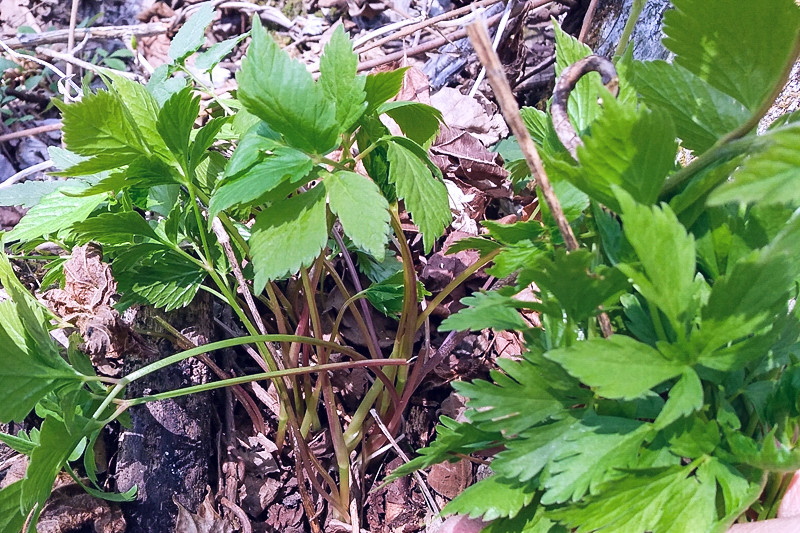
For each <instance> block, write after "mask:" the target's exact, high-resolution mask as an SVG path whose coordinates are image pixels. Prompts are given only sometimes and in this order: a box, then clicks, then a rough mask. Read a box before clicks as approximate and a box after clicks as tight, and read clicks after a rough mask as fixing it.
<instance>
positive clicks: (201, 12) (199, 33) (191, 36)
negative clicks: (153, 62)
mask: <svg viewBox="0 0 800 533" xmlns="http://www.w3.org/2000/svg"><path fill="white" fill-rule="evenodd" d="M256 18H258V17H256ZM212 20H214V4H213V2H204V3H202V4H199V8H198V9H197V11H195V13H194V14H193V15H192V16H191V17H189V20H187V21H186V22H185V23H184V25H183V26H181V29H180V30H178V33H177V34H176V35H175V38H174V39H172V43H171V44H170V46H169V57H170V58H172V59H173V60H174V61H177V62H178V63H180V62H183V60H184V59H186V58H187V57H189V56H190V55H191V54H193V53H194V52H197V51H198V50H199V49H200V47H201V46H203V44H204V43H205V42H206V35H205V34H206V28H207V27H208V25H209V24H211V21H212Z"/></svg>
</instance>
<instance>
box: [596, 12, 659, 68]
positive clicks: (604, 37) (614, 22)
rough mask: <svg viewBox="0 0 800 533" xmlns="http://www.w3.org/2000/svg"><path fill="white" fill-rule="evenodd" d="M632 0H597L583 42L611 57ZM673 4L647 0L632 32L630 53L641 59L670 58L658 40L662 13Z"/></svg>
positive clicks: (597, 51) (599, 53)
mask: <svg viewBox="0 0 800 533" xmlns="http://www.w3.org/2000/svg"><path fill="white" fill-rule="evenodd" d="M632 4H633V0H600V1H599V3H598V5H597V11H596V12H595V15H594V17H593V20H592V24H591V27H590V30H589V33H588V34H587V36H586V44H588V45H589V47H590V48H591V49H592V50H594V51H595V53H597V54H598V55H602V56H605V57H608V58H610V57H611V56H612V55H614V49H615V48H616V46H617V43H618V42H619V39H620V35H621V34H622V29H623V28H624V27H625V23H626V22H627V20H628V16H629V15H630V12H631V6H632ZM670 7H672V5H671V4H670V2H669V0H647V3H646V4H645V7H644V10H643V11H642V14H641V16H640V17H639V20H638V22H637V23H636V27H635V28H634V30H633V34H632V35H631V40H632V41H633V57H634V58H635V59H639V60H642V61H647V60H652V59H669V57H670V52H669V51H668V50H667V49H666V48H664V45H663V44H661V38H662V37H663V34H662V32H661V26H662V23H663V19H664V13H665V12H666V11H667V9H669V8H670Z"/></svg>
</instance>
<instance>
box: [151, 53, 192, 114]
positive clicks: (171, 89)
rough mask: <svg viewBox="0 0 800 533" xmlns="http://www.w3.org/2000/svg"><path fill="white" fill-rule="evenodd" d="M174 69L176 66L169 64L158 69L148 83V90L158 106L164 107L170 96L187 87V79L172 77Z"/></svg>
mask: <svg viewBox="0 0 800 533" xmlns="http://www.w3.org/2000/svg"><path fill="white" fill-rule="evenodd" d="M173 69H174V65H172V64H167V63H165V64H163V65H161V66H159V67H156V69H155V70H154V71H153V73H152V74H151V75H150V79H149V80H148V81H147V90H148V92H150V94H152V95H153V98H155V99H156V102H157V103H158V105H163V104H164V102H166V101H167V100H168V99H169V97H170V96H172V95H173V94H175V93H177V92H178V91H180V90H181V89H183V88H184V87H186V84H187V83H186V82H187V80H186V78H179V77H171V75H172V70H173ZM156 114H158V113H156Z"/></svg>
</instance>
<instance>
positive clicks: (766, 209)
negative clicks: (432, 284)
mask: <svg viewBox="0 0 800 533" xmlns="http://www.w3.org/2000/svg"><path fill="white" fill-rule="evenodd" d="M673 4H674V9H672V10H670V11H668V12H667V13H666V15H665V19H664V32H665V34H666V39H665V44H666V46H667V47H668V48H669V49H670V50H671V51H672V52H674V54H675V59H674V62H673V63H667V62H664V61H653V62H646V63H645V62H639V61H634V60H633V59H632V57H631V54H630V53H628V54H625V55H624V56H622V57H621V58H620V60H619V61H618V63H617V65H616V66H617V69H618V72H619V78H620V79H619V83H620V92H619V97H618V98H617V99H615V98H614V97H613V96H612V95H611V94H610V93H609V92H608V91H607V90H606V89H605V88H604V87H603V86H602V84H601V83H600V76H598V75H597V74H590V75H588V76H585V77H584V78H583V79H581V81H580V82H579V83H578V85H577V86H576V88H575V90H574V91H573V92H572V95H571V99H570V101H569V112H570V115H571V119H572V122H573V124H574V125H575V128H576V129H577V131H578V132H579V134H580V136H581V138H582V141H583V147H580V148H578V149H577V161H575V160H573V159H572V157H571V156H570V155H569V154H568V153H567V151H566V150H565V148H564V147H563V146H562V145H561V143H560V142H559V138H558V136H557V134H556V131H555V130H554V127H553V123H552V121H551V117H550V115H549V113H544V112H540V111H538V110H535V109H525V110H523V117H524V119H525V121H526V125H527V126H528V129H529V131H530V133H531V136H532V137H533V138H534V140H535V142H536V144H537V147H538V150H539V151H540V154H541V156H542V158H543V160H544V163H545V167H546V169H547V172H548V175H549V177H550V179H551V181H554V182H555V183H554V186H555V189H556V191H557V193H558V195H559V197H560V198H561V202H562V204H563V207H564V211H565V212H566V213H567V216H568V217H569V220H570V222H571V225H572V226H573V228H574V229H575V232H576V234H578V236H579V239H580V241H581V243H582V247H581V248H580V249H578V250H577V251H575V252H572V253H565V250H564V249H563V246H562V244H561V238H560V236H559V234H558V233H557V230H556V228H555V224H554V222H553V220H552V218H551V217H550V216H549V213H548V212H546V209H545V213H543V217H542V219H543V222H544V223H543V224H541V223H539V222H537V221H527V222H518V223H516V224H511V225H508V226H500V225H495V224H489V225H488V229H489V233H490V235H491V237H492V239H486V240H480V241H479V240H472V241H471V242H469V243H465V246H475V247H477V248H479V249H480V250H482V251H484V252H485V251H487V250H499V254H498V255H497V257H496V259H495V263H494V265H493V267H492V269H493V270H490V272H491V273H493V274H494V275H496V276H498V277H505V276H509V275H510V274H516V285H515V286H513V287H506V288H503V289H501V290H498V291H494V292H486V293H480V294H475V295H473V296H471V297H469V298H468V299H466V300H465V301H464V303H467V304H468V305H469V307H468V308H467V309H465V310H463V311H462V312H460V313H458V314H456V315H454V316H451V317H450V318H448V319H447V320H445V322H444V323H443V324H442V329H445V330H447V329H450V330H462V329H481V328H489V327H493V328H497V329H515V330H518V331H522V332H523V333H524V336H525V340H526V347H527V351H526V353H525V354H524V356H523V357H522V358H521V359H520V360H518V361H511V360H508V359H499V360H498V361H497V364H498V366H499V367H500V370H498V371H494V372H493V373H492V376H491V381H480V380H479V381H474V382H472V383H456V384H455V388H456V390H457V391H458V392H459V393H460V394H462V395H464V396H466V397H467V399H468V403H467V412H466V417H467V422H464V423H459V422H456V421H454V420H451V419H448V418H443V419H442V425H441V426H439V433H438V437H437V439H436V441H435V442H434V443H433V444H432V445H431V446H430V447H428V448H425V449H422V450H420V456H419V457H418V458H416V459H414V460H413V461H412V462H411V463H410V464H408V465H406V466H405V467H404V468H401V469H400V471H399V472H397V471H396V473H395V474H393V475H403V474H405V473H407V472H409V471H411V470H413V469H416V468H423V467H426V466H428V465H431V464H433V463H436V462H440V461H444V460H459V459H460V458H462V457H464V454H470V453H472V452H475V451H478V450H483V449H489V448H495V447H497V446H502V449H501V451H500V452H499V453H496V454H495V455H493V459H492V461H491V469H492V471H493V475H492V476H490V477H488V478H486V479H484V480H482V481H480V482H478V483H476V484H475V485H473V486H472V487H470V488H468V489H467V490H466V491H464V492H463V493H462V494H461V495H459V496H458V497H456V498H455V499H454V500H453V501H452V502H450V503H449V504H448V506H447V507H446V508H445V513H463V514H469V515H471V516H475V517H477V516H480V517H483V518H484V519H485V520H488V521H492V522H491V524H489V525H487V526H486V528H485V529H484V531H486V532H491V533H500V532H515V533H519V532H556V531H562V532H563V531H577V532H589V531H596V530H600V531H603V532H604V533H605V532H609V533H611V532H624V533H643V532H653V533H666V532H723V531H725V530H726V529H727V528H728V527H729V526H730V525H731V524H732V523H733V522H735V521H748V520H754V519H764V518H769V517H773V516H775V513H776V510H777V505H778V503H779V501H780V498H781V496H782V494H783V492H784V491H785V489H786V487H787V486H788V482H789V480H790V479H791V477H792V473H793V472H794V471H795V470H797V469H798V468H800V448H798V435H800V400H799V399H800V359H799V357H800V344H798V340H799V338H800V314H799V313H798V310H797V309H796V307H795V299H796V297H797V293H798V282H799V281H800V257H798V250H799V249H800V212H798V207H800V187H798V183H799V180H800V114H798V113H796V112H795V113H793V114H789V115H785V116H783V117H781V118H780V119H778V120H777V121H776V122H775V123H774V124H772V126H771V127H770V128H769V129H768V130H767V131H765V132H764V133H763V134H761V135H756V133H755V131H754V130H755V129H756V126H757V124H758V123H759V120H760V119H761V118H762V117H763V116H764V113H765V112H766V111H767V110H768V109H769V108H770V106H771V104H772V103H773V101H774V100H775V98H776V96H777V94H778V92H779V91H780V89H781V88H782V87H783V85H784V83H785V82H786V80H787V77H788V75H789V72H790V70H791V68H792V65H794V63H795V61H796V60H797V58H798V52H800V7H798V5H797V4H796V3H795V2H794V1H792V0H765V1H763V2H757V3H756V2H749V3H748V2H739V1H737V0H674V2H673ZM742 21H747V22H746V23H743V22H742ZM556 44H557V66H556V70H557V72H558V73H560V72H561V71H562V70H564V69H565V68H566V67H567V66H568V65H570V64H572V63H574V62H576V61H578V60H579V59H581V58H582V57H584V56H586V55H588V54H590V50H589V49H588V48H586V47H585V46H583V45H581V44H580V43H578V42H577V41H576V40H574V39H572V38H571V37H569V36H567V35H566V34H564V33H563V32H561V31H559V30H557V33H556ZM679 146H680V147H682V148H684V149H686V150H689V151H691V152H692V153H693V158H692V161H691V162H690V163H689V164H688V165H686V166H685V167H680V166H678V165H676V163H675V161H676V155H677V149H678V147H679ZM522 165H524V163H522V164H520V162H516V163H512V164H511V168H512V170H514V172H515V173H516V175H517V176H518V177H519V178H521V179H524V178H525V173H526V168H525V167H523V166H522ZM542 205H543V209H544V208H545V206H544V204H542ZM531 284H533V286H534V287H536V288H537V290H538V297H539V301H537V302H534V303H531V302H529V301H522V300H519V299H516V298H515V295H516V294H517V293H518V292H519V291H521V290H522V289H524V288H526V287H528V286H530V285H531ZM601 306H602V309H604V310H605V312H607V313H608V314H609V316H610V318H611V322H612V324H613V329H614V331H615V333H614V334H613V335H611V336H610V337H609V338H603V337H601V336H600V332H599V329H598V327H597V324H596V316H598V315H599V313H600V312H601ZM518 309H529V310H533V311H536V312H537V313H539V315H540V318H541V323H542V327H541V328H530V327H528V326H527V325H526V323H525V322H524V321H523V320H522V318H521V316H520V315H519V313H518Z"/></svg>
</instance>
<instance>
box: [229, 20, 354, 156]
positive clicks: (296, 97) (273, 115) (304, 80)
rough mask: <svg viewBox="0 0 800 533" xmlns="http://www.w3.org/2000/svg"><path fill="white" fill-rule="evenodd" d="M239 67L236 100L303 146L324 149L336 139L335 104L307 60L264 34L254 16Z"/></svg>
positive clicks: (315, 150) (310, 149)
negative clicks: (302, 60)
mask: <svg viewBox="0 0 800 533" xmlns="http://www.w3.org/2000/svg"><path fill="white" fill-rule="evenodd" d="M251 35H252V37H253V40H252V43H251V44H250V49H249V50H248V51H247V57H245V58H244V59H243V60H242V69H241V70H240V71H239V72H238V73H237V75H236V80H237V81H238V82H239V92H238V96H239V100H240V101H241V103H242V105H243V106H244V108H245V109H246V110H248V111H249V112H251V113H253V114H254V115H256V116H258V117H259V118H260V119H261V120H263V121H264V122H266V123H267V124H269V126H270V127H271V128H272V129H274V130H275V131H277V132H279V133H280V134H281V135H283V137H284V138H285V139H286V141H287V142H288V143H289V144H290V145H292V146H294V147H295V148H298V149H300V150H303V151H305V152H309V153H318V154H326V153H328V152H329V151H331V150H332V149H333V148H334V147H335V146H336V144H337V137H338V135H339V127H338V124H337V122H336V109H335V106H334V104H333V103H332V102H331V101H330V100H328V99H327V98H326V96H325V92H324V91H323V89H322V86H321V85H320V84H317V83H315V82H314V79H313V78H312V77H311V74H310V73H309V72H308V70H306V68H305V66H304V65H303V64H302V63H300V62H298V61H294V60H292V59H291V58H290V57H289V56H288V54H286V52H284V51H283V50H281V49H280V48H279V47H278V44H277V43H276V42H275V41H274V40H273V39H272V37H270V36H269V35H267V32H266V31H265V30H264V28H262V27H261V22H260V20H259V18H258V17H255V18H254V19H253V29H252V30H251Z"/></svg>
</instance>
